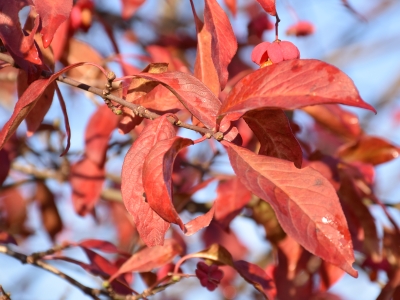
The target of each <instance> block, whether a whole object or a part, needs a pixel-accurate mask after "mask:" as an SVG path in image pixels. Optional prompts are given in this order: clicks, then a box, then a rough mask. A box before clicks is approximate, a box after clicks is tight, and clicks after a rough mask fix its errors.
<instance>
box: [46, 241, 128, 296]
mask: <svg viewBox="0 0 400 300" xmlns="http://www.w3.org/2000/svg"><path fill="white" fill-rule="evenodd" d="M83 251H84V252H85V253H86V255H87V257H88V259H89V260H90V264H86V263H84V262H81V261H78V260H75V259H73V258H69V257H63V256H51V257H48V259H57V260H63V261H67V262H70V263H73V264H76V265H78V266H80V267H81V268H82V269H84V270H85V271H87V272H89V273H91V274H93V275H95V276H100V277H101V278H103V279H105V280H108V279H109V278H110V276H111V274H113V273H114V272H116V271H117V270H118V268H117V266H116V265H115V264H113V263H111V262H110V261H108V260H107V259H105V258H104V257H102V256H101V255H99V254H97V253H96V252H94V251H92V250H90V249H87V248H83ZM111 286H112V288H113V289H114V290H115V291H116V292H117V293H119V294H123V295H130V294H132V289H131V288H130V287H129V284H128V282H127V281H126V280H125V278H124V277H122V276H121V277H118V278H117V280H114V281H113V282H111Z"/></svg>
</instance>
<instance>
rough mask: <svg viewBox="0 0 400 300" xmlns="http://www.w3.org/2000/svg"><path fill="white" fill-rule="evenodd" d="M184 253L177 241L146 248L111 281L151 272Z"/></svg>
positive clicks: (133, 257) (134, 255) (122, 267)
mask: <svg viewBox="0 0 400 300" xmlns="http://www.w3.org/2000/svg"><path fill="white" fill-rule="evenodd" d="M181 252H182V248H181V246H180V245H179V243H177V242H176V241H175V240H170V239H168V240H165V242H164V245H163V246H155V247H152V248H144V249H142V250H140V251H139V252H136V253H135V254H133V255H132V257H131V258H130V259H128V260H127V261H126V262H125V263H124V264H123V265H122V266H121V267H120V268H119V270H118V272H116V273H115V274H114V275H113V276H111V278H110V281H112V280H114V279H115V278H116V277H117V276H119V275H121V274H123V273H127V272H149V271H151V270H153V269H155V268H158V267H161V266H163V265H165V264H167V263H169V262H171V261H172V260H173V259H174V257H175V256H177V255H179V254H180V253H181Z"/></svg>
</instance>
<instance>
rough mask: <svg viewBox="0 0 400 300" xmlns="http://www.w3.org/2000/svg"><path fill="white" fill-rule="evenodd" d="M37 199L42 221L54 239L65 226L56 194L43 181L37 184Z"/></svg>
mask: <svg viewBox="0 0 400 300" xmlns="http://www.w3.org/2000/svg"><path fill="white" fill-rule="evenodd" d="M35 199H36V201H37V203H38V206H39V210H40V215H41V217H42V223H43V226H44V228H45V229H46V231H47V233H48V234H49V236H50V237H51V239H52V240H54V238H55V236H56V235H57V233H59V232H60V231H61V230H62V228H63V223H62V220H61V217H60V214H59V213H58V209H57V206H56V203H55V200H54V195H53V193H52V192H51V191H50V189H49V188H48V187H47V185H46V184H45V183H44V182H43V181H38V182H37V185H36V196H35Z"/></svg>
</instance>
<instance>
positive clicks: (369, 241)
mask: <svg viewBox="0 0 400 300" xmlns="http://www.w3.org/2000/svg"><path fill="white" fill-rule="evenodd" d="M339 174H340V181H341V186H340V190H339V191H338V195H339V197H340V199H341V200H342V203H343V206H345V207H347V208H348V209H349V210H350V211H351V212H352V213H353V214H354V215H355V216H356V217H357V220H358V221H359V222H360V224H361V226H362V228H363V230H364V240H363V250H364V253H365V254H367V255H368V256H370V257H371V258H372V260H373V261H375V262H377V261H380V260H381V259H382V257H381V251H380V248H381V247H380V240H379V238H378V233H377V228H376V225H375V219H374V217H373V216H372V214H371V213H370V211H369V209H368V207H367V206H366V205H365V204H364V202H363V200H364V199H363V198H364V195H363V194H362V193H361V192H360V190H359V188H358V187H357V184H356V183H355V182H354V181H355V178H353V177H352V176H351V174H350V172H349V170H348V169H347V168H346V167H345V166H342V168H340V169H339Z"/></svg>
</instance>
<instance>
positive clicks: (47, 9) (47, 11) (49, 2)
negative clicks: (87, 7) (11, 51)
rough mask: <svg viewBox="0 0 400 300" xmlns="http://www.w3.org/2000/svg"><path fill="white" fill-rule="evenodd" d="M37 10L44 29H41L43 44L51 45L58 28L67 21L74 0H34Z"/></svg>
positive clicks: (45, 45)
mask: <svg viewBox="0 0 400 300" xmlns="http://www.w3.org/2000/svg"><path fill="white" fill-rule="evenodd" d="M33 1H34V2H35V7H36V12H37V13H38V14H39V16H40V20H41V21H42V22H41V25H42V30H41V31H40V33H41V35H42V40H43V46H44V47H45V48H47V47H48V46H50V44H51V41H52V40H53V36H54V34H55V32H56V30H57V28H58V27H59V26H60V25H61V24H62V23H63V22H65V21H66V20H67V19H68V17H69V14H70V12H71V9H72V0H63V1H53V0H33Z"/></svg>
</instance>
